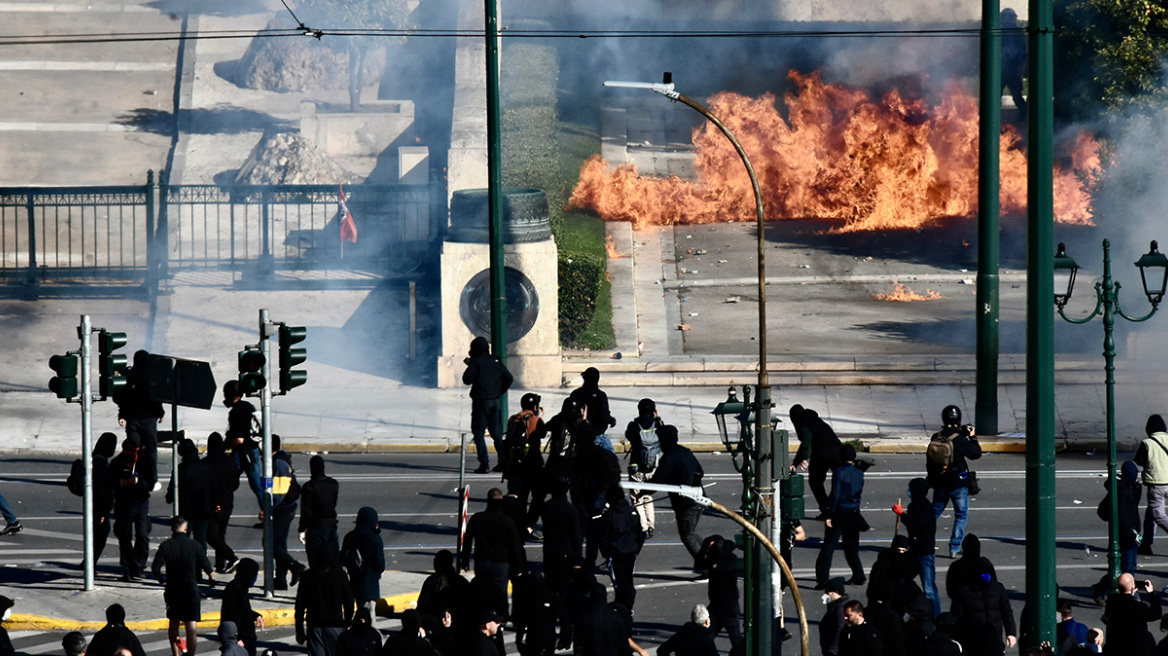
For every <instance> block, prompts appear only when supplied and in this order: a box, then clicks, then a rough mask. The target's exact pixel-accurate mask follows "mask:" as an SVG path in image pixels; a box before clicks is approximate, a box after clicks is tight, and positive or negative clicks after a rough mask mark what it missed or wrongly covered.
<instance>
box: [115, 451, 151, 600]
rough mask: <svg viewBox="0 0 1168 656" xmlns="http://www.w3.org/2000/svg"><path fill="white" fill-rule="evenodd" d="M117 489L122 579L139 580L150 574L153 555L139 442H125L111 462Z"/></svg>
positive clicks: (116, 514)
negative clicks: (150, 559) (151, 552)
mask: <svg viewBox="0 0 1168 656" xmlns="http://www.w3.org/2000/svg"><path fill="white" fill-rule="evenodd" d="M109 472H110V481H111V484H112V485H113V490H114V535H115V536H117V538H118V550H119V552H120V559H121V565H122V580H123V581H126V582H129V581H136V580H138V579H140V578H142V577H143V576H144V575H145V574H146V558H147V556H149V554H150V490H149V489H147V487H146V482H145V481H144V480H143V479H142V478H141V477H140V476H139V475H138V443H137V442H135V441H134V440H132V439H130V438H128V437H127V438H126V439H125V440H124V441H123V442H122V452H121V453H120V454H118V456H117V457H116V458H114V461H113V462H112V463H111V464H110V468H109Z"/></svg>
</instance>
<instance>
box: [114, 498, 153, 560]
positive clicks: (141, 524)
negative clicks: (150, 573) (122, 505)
mask: <svg viewBox="0 0 1168 656" xmlns="http://www.w3.org/2000/svg"><path fill="white" fill-rule="evenodd" d="M114 535H115V536H117V538H118V550H119V552H120V556H119V558H120V560H121V565H122V573H124V574H129V575H130V576H145V574H146V557H147V556H149V555H150V504H149V503H140V504H137V505H135V506H132V507H131V508H130V509H129V510H125V511H123V512H121V513H118V514H117V516H116V517H115V519H114Z"/></svg>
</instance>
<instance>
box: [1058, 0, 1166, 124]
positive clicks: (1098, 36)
mask: <svg viewBox="0 0 1168 656" xmlns="http://www.w3.org/2000/svg"><path fill="white" fill-rule="evenodd" d="M1055 27H1056V32H1055V34H1056V44H1055V52H1056V60H1055V100H1056V107H1057V111H1059V113H1060V114H1061V115H1062V116H1063V117H1064V118H1070V119H1075V120H1083V119H1091V118H1095V117H1097V116H1099V115H1100V114H1107V113H1113V112H1115V111H1116V110H1118V111H1121V112H1122V111H1127V110H1130V109H1137V110H1138V109H1147V108H1152V107H1159V106H1162V105H1163V104H1164V102H1165V100H1168V87H1166V85H1165V74H1164V70H1165V56H1166V55H1168V0H1066V1H1064V2H1059V3H1056V16H1055Z"/></svg>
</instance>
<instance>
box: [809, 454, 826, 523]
mask: <svg viewBox="0 0 1168 656" xmlns="http://www.w3.org/2000/svg"><path fill="white" fill-rule="evenodd" d="M828 471H830V470H829V469H828V468H827V467H816V466H815V465H811V466H810V467H808V469H807V486H808V487H810V488H811V495H812V496H814V497H815V505H816V507H817V508H819V512H820V513H822V512H823V511H824V510H825V509H826V508H827V490H826V489H825V487H824V486H825V484H826V482H827V472H828Z"/></svg>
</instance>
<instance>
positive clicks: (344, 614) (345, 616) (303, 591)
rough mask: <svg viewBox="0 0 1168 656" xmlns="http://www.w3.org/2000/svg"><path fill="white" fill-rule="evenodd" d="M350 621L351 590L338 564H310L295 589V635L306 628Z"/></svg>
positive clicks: (342, 625) (340, 625)
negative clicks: (319, 565)
mask: <svg viewBox="0 0 1168 656" xmlns="http://www.w3.org/2000/svg"><path fill="white" fill-rule="evenodd" d="M352 621H353V590H352V588H350V587H349V577H347V576H345V573H344V571H342V570H341V568H340V566H339V565H336V564H331V563H330V564H328V565H325V566H324V567H310V568H309V569H308V570H307V571H305V572H304V575H303V576H302V577H301V578H300V585H299V587H297V588H296V634H297V635H304V633H305V627H307V628H309V629H315V628H328V627H346V626H349V624H351V623H352Z"/></svg>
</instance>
